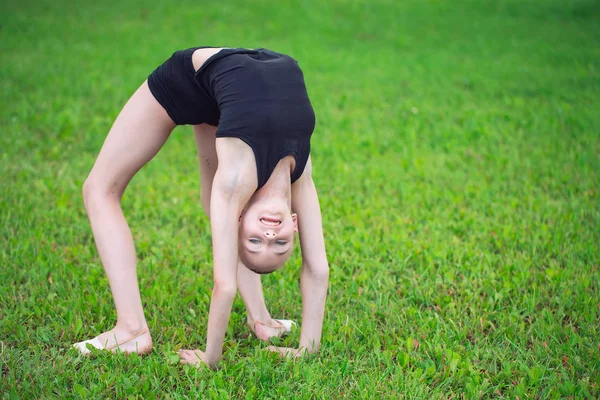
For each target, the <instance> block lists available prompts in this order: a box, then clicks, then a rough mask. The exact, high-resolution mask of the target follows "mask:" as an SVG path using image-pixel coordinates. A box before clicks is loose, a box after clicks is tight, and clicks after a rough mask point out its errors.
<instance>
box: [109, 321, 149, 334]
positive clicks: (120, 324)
mask: <svg viewBox="0 0 600 400" xmlns="http://www.w3.org/2000/svg"><path fill="white" fill-rule="evenodd" d="M115 328H117V329H119V330H122V331H124V332H127V333H131V334H134V333H138V332H142V331H143V330H145V329H148V324H147V323H146V321H138V320H117V324H116V325H115Z"/></svg>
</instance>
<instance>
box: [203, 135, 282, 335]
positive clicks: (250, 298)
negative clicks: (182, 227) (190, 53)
mask: <svg viewBox="0 0 600 400" xmlns="http://www.w3.org/2000/svg"><path fill="white" fill-rule="evenodd" d="M216 131H217V128H216V127H214V126H210V125H206V124H203V125H196V126H194V138H195V140H196V147H197V149H198V160H199V162H200V188H201V193H200V198H201V200H202V207H203V208H204V212H205V213H206V215H208V216H209V217H210V193H211V189H212V182H213V178H214V176H215V172H216V171H217V166H218V158H217V151H216V149H215V138H216V136H215V134H216ZM237 284H238V291H239V292H240V295H241V296H242V299H243V300H244V304H245V305H246V312H247V322H248V325H249V326H250V328H251V329H252V330H253V331H254V330H255V329H256V332H255V333H256V335H257V336H258V337H259V338H260V339H262V340H268V339H269V338H270V337H273V336H279V335H281V334H282V333H283V329H282V328H281V326H280V325H279V324H278V323H277V322H276V321H274V320H272V319H271V315H270V314H269V311H268V310H267V306H266V304H265V297H264V295H263V288H262V284H261V281H260V275H258V274H256V273H254V272H252V271H250V270H249V269H248V268H246V267H245V266H244V264H242V263H241V262H240V263H239V264H238V273H237ZM258 321H260V322H262V324H257V323H256V322H258Z"/></svg>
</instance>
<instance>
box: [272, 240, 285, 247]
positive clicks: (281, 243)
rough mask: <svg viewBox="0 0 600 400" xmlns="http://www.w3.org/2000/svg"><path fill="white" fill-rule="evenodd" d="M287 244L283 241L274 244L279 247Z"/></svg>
mask: <svg viewBox="0 0 600 400" xmlns="http://www.w3.org/2000/svg"><path fill="white" fill-rule="evenodd" d="M286 243H287V242H286V241H285V240H278V241H276V242H275V244H278V245H280V246H283V245H284V244H286Z"/></svg>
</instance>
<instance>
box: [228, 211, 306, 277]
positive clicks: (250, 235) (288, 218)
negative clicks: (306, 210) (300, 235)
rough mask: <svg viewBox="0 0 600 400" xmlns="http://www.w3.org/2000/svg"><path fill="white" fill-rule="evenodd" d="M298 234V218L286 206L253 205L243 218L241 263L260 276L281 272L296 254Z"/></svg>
mask: <svg viewBox="0 0 600 400" xmlns="http://www.w3.org/2000/svg"><path fill="white" fill-rule="evenodd" d="M296 232H298V217H297V216H296V214H292V213H291V212H290V209H289V207H288V206H287V205H286V204H285V203H284V202H279V201H271V200H266V201H261V202H254V203H252V204H251V205H250V206H249V207H248V209H246V211H245V212H244V213H243V214H242V216H241V217H240V227H239V255H240V259H241V261H242V262H243V263H244V265H245V266H246V267H247V268H248V269H250V270H252V271H254V272H256V273H259V274H268V273H270V272H273V271H275V270H277V269H279V268H281V267H282V266H283V264H284V263H285V262H286V261H287V260H288V258H290V256H291V254H292V250H293V248H294V237H295V233H296Z"/></svg>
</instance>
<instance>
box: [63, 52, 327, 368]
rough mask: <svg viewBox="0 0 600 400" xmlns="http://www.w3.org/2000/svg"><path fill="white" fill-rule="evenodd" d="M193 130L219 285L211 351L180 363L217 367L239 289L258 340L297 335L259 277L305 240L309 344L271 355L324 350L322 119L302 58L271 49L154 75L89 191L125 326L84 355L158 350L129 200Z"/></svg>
mask: <svg viewBox="0 0 600 400" xmlns="http://www.w3.org/2000/svg"><path fill="white" fill-rule="evenodd" d="M188 124H189V125H193V126H194V137H195V139H196V145H197V148H198V156H199V161H200V176H201V189H202V190H201V200H202V205H203V207H204V210H205V212H206V213H207V215H208V216H209V218H210V221H211V230H212V245H213V263H214V267H213V277H214V286H213V292H212V297H211V302H210V311H209V318H208V332H207V343H206V351H201V350H181V351H180V352H179V355H180V358H181V362H182V363H191V364H195V365H199V364H200V363H204V364H206V365H208V366H209V367H211V368H213V367H215V366H216V364H217V363H218V361H219V359H220V358H221V356H222V350H223V340H224V337H225V331H226V328H227V324H228V323H229V316H230V312H231V306H232V303H233V300H234V297H235V295H236V291H239V292H240V295H241V296H242V298H243V300H244V303H245V306H246V310H247V322H248V324H249V326H250V328H251V329H252V330H253V331H254V332H255V334H256V335H257V337H259V338H260V339H262V340H267V339H268V338H270V337H273V336H279V335H281V334H283V333H285V332H287V331H289V330H290V328H291V325H292V324H293V323H292V322H291V321H285V320H283V321H280V320H276V319H272V318H271V316H270V314H269V312H268V311H267V309H266V306H265V302H264V297H263V293H262V285H261V282H260V275H258V274H263V273H270V272H273V271H275V270H277V269H279V268H280V267H281V266H282V265H283V264H284V263H285V261H286V260H287V259H288V258H289V256H290V254H291V252H292V248H293V243H294V237H295V232H299V236H300V246H301V250H302V274H301V291H302V306H303V313H302V320H303V326H302V329H301V337H300V344H299V348H298V349H291V348H275V347H270V348H269V349H270V350H273V351H276V352H279V353H280V354H283V355H286V354H290V353H291V354H293V355H294V356H297V355H300V354H303V353H304V352H310V353H312V352H316V351H317V350H318V349H319V346H320V341H321V329H322V324H323V314H324V309H325V298H326V293H327V284H328V277H329V266H328V263H327V258H326V254H325V244H324V240H323V230H322V226H321V211H320V208H319V201H318V198H317V192H316V189H315V186H314V183H313V180H312V176H311V171H312V166H311V161H310V157H309V152H310V137H311V135H312V132H313V129H314V124H315V116H314V112H313V109H312V106H311V104H310V100H309V98H308V94H307V92H306V87H305V85H304V78H303V75H302V71H301V70H300V68H299V66H298V64H297V62H296V61H295V60H294V59H293V58H291V57H289V56H286V55H284V54H280V53H276V52H273V51H270V50H267V49H256V50H249V49H241V48H210V47H202V48H191V49H187V50H182V51H177V52H175V53H174V54H173V56H172V57H171V58H170V59H168V60H167V61H166V62H165V63H164V64H162V65H161V66H159V67H158V68H157V69H156V70H155V71H154V72H153V73H152V74H151V75H150V76H149V77H148V80H147V81H145V82H144V83H143V84H142V86H141V87H140V88H139V89H138V90H137V91H136V92H135V94H134V95H133V96H132V97H131V99H130V100H129V101H128V102H127V104H126V105H125V107H124V108H123V110H122V111H121V113H120V114H119V116H118V117H117V119H116V121H115V123H114V125H113V126H112V128H111V130H110V132H109V134H108V136H107V138H106V141H105V143H104V145H103V147H102V150H101V151H100V154H99V156H98V159H97V160H96V163H95V164H94V167H93V168H92V171H91V172H90V174H89V176H88V178H87V180H86V182H85V184H84V187H83V197H84V202H85V207H86V210H87V213H88V216H89V219H90V222H91V226H92V230H93V233H94V238H95V241H96V246H97V247H98V251H99V253H100V258H101V260H102V264H103V266H104V269H105V271H106V274H107V276H108V280H109V282H110V287H111V291H112V294H113V298H114V301H115V306H116V309H117V323H116V325H115V327H114V328H113V329H111V330H110V331H108V332H105V333H102V334H100V335H99V336H97V337H96V338H94V339H91V340H86V341H83V342H80V343H76V344H75V345H74V346H75V347H76V348H77V349H79V350H80V351H81V352H82V353H84V354H86V353H89V349H88V348H87V344H90V345H92V346H93V347H95V348H98V349H106V350H113V351H114V350H117V349H119V350H120V351H124V352H137V353H139V354H145V353H148V352H150V350H151V348H152V339H151V336H150V333H149V331H148V325H147V323H146V319H145V316H144V312H143V309H142V302H141V298H140V293H139V288H138V282H137V274H136V256H135V249H134V244H133V238H132V236H131V232H130V230H129V227H128V225H127V222H126V221H125V217H124V216H123V212H122V210H121V206H120V201H121V197H122V195H123V192H124V191H125V188H126V186H127V184H128V183H129V181H130V180H131V178H132V177H133V176H134V175H135V173H136V172H137V171H138V170H139V169H140V168H141V167H142V166H143V165H144V164H146V163H147V162H148V161H150V160H151V159H152V158H153V157H154V155H155V154H156V153H157V152H158V150H159V149H160V148H161V147H162V146H163V144H164V143H165V141H166V140H167V138H168V137H169V135H170V133H171V131H172V130H173V128H175V126H176V125H188ZM292 210H293V211H294V213H292Z"/></svg>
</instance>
